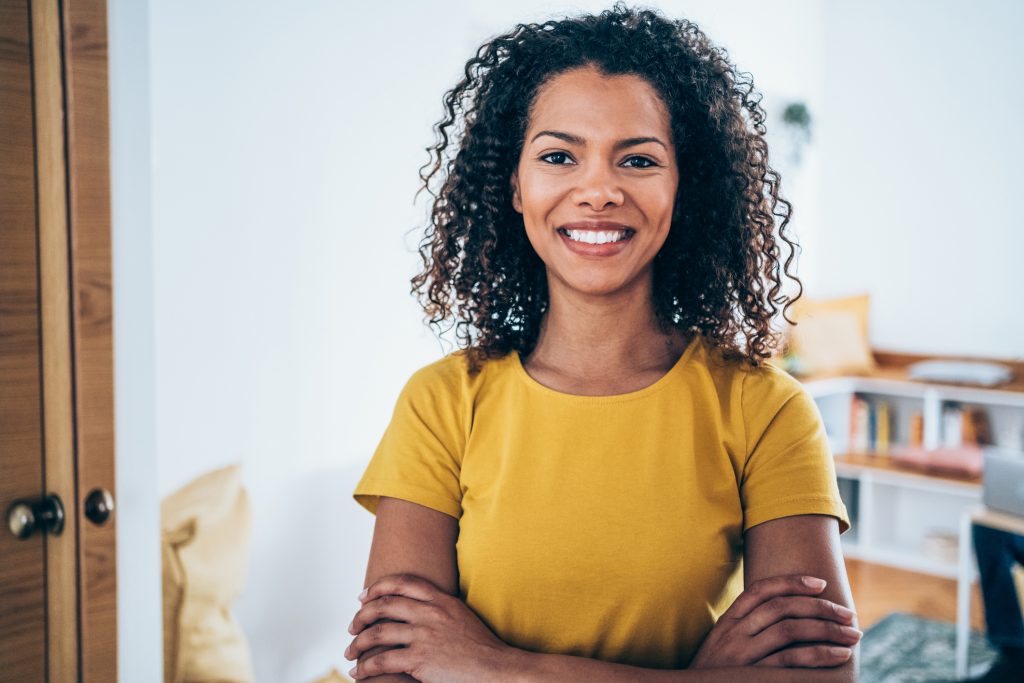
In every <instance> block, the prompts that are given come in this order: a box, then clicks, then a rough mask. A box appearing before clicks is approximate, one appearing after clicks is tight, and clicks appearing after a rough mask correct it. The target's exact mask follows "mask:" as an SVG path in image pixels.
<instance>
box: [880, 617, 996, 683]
mask: <svg viewBox="0 0 1024 683" xmlns="http://www.w3.org/2000/svg"><path fill="white" fill-rule="evenodd" d="M955 648H956V626H955V625H954V624H951V623H948V622H944V621H933V620H931V619H923V618H921V617H916V616H913V615H911V614H901V613H899V612H894V613H892V614H889V615H887V616H886V617H885V618H884V619H882V620H881V621H879V622H878V623H877V624H875V625H874V626H872V627H871V628H869V629H868V630H867V631H866V632H865V633H864V637H863V638H862V639H861V645H860V680H861V681H862V683H924V682H928V683H936V682H938V681H955V680H956V665H955V657H954V653H955ZM995 655H996V653H995V650H993V649H992V647H990V646H989V644H988V641H986V640H985V636H984V634H981V633H977V632H975V631H972V632H971V638H970V644H969V645H968V647H967V661H968V663H969V667H970V673H971V674H973V675H977V674H978V673H980V672H981V671H984V669H985V667H986V666H987V665H988V664H989V663H990V662H991V661H992V660H993V659H994V658H995Z"/></svg>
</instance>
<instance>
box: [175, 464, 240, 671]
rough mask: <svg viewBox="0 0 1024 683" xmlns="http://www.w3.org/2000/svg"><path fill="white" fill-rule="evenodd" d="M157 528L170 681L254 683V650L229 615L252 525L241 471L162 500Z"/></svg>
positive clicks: (212, 475)
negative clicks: (159, 542)
mask: <svg viewBox="0 0 1024 683" xmlns="http://www.w3.org/2000/svg"><path fill="white" fill-rule="evenodd" d="M160 526H161V537H162V543H161V546H162V547H161V552H162V557H163V597H164V600H163V605H164V681H165V683H212V682H213V681H217V682H219V683H251V681H252V680H253V674H252V656H251V654H250V652H249V644H248V642H247V641H246V638H245V634H244V633H243V632H242V628H241V626H240V625H239V624H238V622H237V621H236V620H235V618H234V616H233V615H232V614H231V612H230V607H231V604H232V603H233V602H234V601H235V599H236V598H238V596H239V595H241V593H242V589H243V587H244V585H245V577H246V572H247V569H248V563H249V558H248V556H249V540H250V536H251V527H252V511H251V508H250V504H249V497H248V495H247V494H246V492H245V489H244V488H243V487H242V482H241V471H240V468H239V466H238V465H232V466H230V467H225V468H222V469H219V470H215V471H213V472H209V473H207V474H204V475H203V476H201V477H199V478H198V479H195V480H194V481H192V482H190V483H188V484H186V485H185V486H183V487H182V488H180V489H178V490H177V491H175V492H174V493H172V494H171V495H169V496H167V497H166V498H164V500H163V501H162V502H161V504H160Z"/></svg>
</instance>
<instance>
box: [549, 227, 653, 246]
mask: <svg viewBox="0 0 1024 683" xmlns="http://www.w3.org/2000/svg"><path fill="white" fill-rule="evenodd" d="M558 233H559V234H560V235H561V236H562V237H565V238H566V239H569V240H571V241H573V242H577V243H579V244H614V243H615V242H625V241H626V240H628V239H629V238H630V237H632V236H633V235H634V234H635V233H636V230H634V229H633V228H626V227H623V228H620V229H617V230H607V229H605V230H577V229H571V228H564V227H563V228H558Z"/></svg>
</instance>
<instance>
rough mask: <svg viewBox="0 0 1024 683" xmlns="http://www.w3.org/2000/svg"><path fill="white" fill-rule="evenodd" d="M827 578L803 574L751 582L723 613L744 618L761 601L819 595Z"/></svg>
mask: <svg viewBox="0 0 1024 683" xmlns="http://www.w3.org/2000/svg"><path fill="white" fill-rule="evenodd" d="M825 585H826V583H825V580H824V579H819V578H817V577H814V576H806V575H803V574H791V575H786V576H772V577H769V578H767V579H761V580H760V581H755V582H754V583H752V584H750V587H749V588H746V589H745V590H744V591H743V592H742V593H740V596H739V597H738V598H736V600H735V601H734V602H733V603H732V605H730V606H729V609H727V610H726V611H725V613H724V614H722V616H723V617H727V618H730V619H742V618H744V617H745V616H747V615H748V614H750V612H751V610H753V609H754V608H755V607H757V606H758V605H760V604H761V603H763V602H765V601H767V600H771V599H772V598H774V597H777V596H779V595H817V594H818V593H820V592H821V591H823V590H825Z"/></svg>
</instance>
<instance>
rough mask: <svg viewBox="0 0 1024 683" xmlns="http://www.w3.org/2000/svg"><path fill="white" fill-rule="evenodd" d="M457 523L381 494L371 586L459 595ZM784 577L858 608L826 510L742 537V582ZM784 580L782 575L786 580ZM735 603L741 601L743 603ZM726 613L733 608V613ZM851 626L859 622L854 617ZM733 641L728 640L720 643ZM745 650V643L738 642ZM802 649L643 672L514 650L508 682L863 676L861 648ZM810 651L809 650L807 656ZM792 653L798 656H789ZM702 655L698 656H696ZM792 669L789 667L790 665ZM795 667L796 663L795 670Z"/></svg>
mask: <svg viewBox="0 0 1024 683" xmlns="http://www.w3.org/2000/svg"><path fill="white" fill-rule="evenodd" d="M457 536H458V522H457V520H455V519H454V518H453V517H451V516H449V515H446V514H444V513H441V512H438V511H436V510H432V509H430V508H427V507H424V506H421V505H417V504H415V503H410V502H408V501H404V500H399V499H394V498H386V497H382V498H381V500H380V503H379V505H378V508H377V517H376V524H375V526H374V536H373V544H372V546H371V549H370V560H369V564H368V567H367V572H366V585H367V586H371V585H373V584H374V583H375V582H376V581H378V580H379V579H380V578H382V577H384V576H388V575H392V574H414V575H417V576H420V577H422V578H424V579H426V580H428V581H430V582H431V583H433V584H434V585H435V586H436V587H437V588H439V589H440V590H442V591H444V592H445V593H447V594H449V595H458V565H457V563H456V556H455V542H456V539H457ZM784 575H805V576H814V577H818V578H821V579H824V580H825V581H826V582H827V584H826V587H825V589H824V591H823V592H821V593H819V594H817V597H818V598H823V599H824V600H827V601H829V602H831V603H835V604H837V605H840V606H843V607H846V608H849V609H851V610H852V609H853V598H852V596H851V594H850V588H849V582H848V580H847V577H846V570H845V567H844V565H843V560H842V553H841V550H840V546H839V530H838V523H837V522H836V520H835V519H833V518H831V517H826V516H822V515H798V516H794V517H785V518H782V519H777V520H772V521H770V522H765V523H763V524H759V525H757V526H755V527H752V528H751V529H749V530H748V531H747V533H746V535H745V538H744V580H745V585H746V586H747V587H751V586H753V585H755V584H757V583H758V582H761V585H769V584H771V582H768V581H762V580H764V579H770V578H772V577H780V576H784ZM780 581H781V580H780ZM739 602H740V601H739V600H737V604H739ZM727 614H728V613H727ZM851 625H852V626H854V627H856V625H857V624H856V617H854V619H853V622H852V624H851ZM726 646H727V645H726V644H725V643H724V642H723V645H722V647H726ZM740 647H742V646H740ZM389 649H392V647H391V646H378V647H374V648H371V649H369V650H367V651H366V652H364V653H362V655H361V656H360V657H359V662H360V665H362V664H363V663H364V662H365V661H366V660H368V659H370V658H371V657H372V656H373V655H375V654H377V653H379V652H382V651H385V650H389ZM801 649H802V648H789V652H783V653H781V654H780V655H777V656H776V657H775V660H774V664H775V665H774V666H757V667H756V668H755V667H753V666H739V667H736V666H729V667H715V668H701V669H696V668H691V669H684V670H665V669H644V668H640V667H633V666H627V665H624V664H614V663H610V662H604V661H601V660H596V659H588V658H584V657H575V656H569V655H549V654H540V653H535V652H528V651H525V650H514V649H513V650H511V652H512V656H511V658H510V659H509V664H510V667H509V668H510V670H511V671H512V672H513V673H512V674H511V675H510V676H509V680H510V681H513V680H514V681H523V682H524V683H547V682H548V681H566V682H570V683H571V682H573V681H580V682H584V681H585V682H586V683H600V682H602V681H637V682H641V681H642V682H644V683H647V682H658V681H665V682H668V681H708V682H712V681H734V680H738V679H741V678H743V677H746V678H751V679H755V680H758V681H767V682H771V681H822V682H829V681H835V682H836V683H840V682H848V681H856V680H857V674H856V671H857V659H858V648H857V646H856V645H854V646H853V648H852V650H853V655H852V656H851V657H850V658H849V659H847V660H846V661H845V663H843V664H841V665H839V666H832V667H829V668H800V667H799V664H800V660H799V659H798V658H797V657H798V656H799V655H801ZM808 652H809V651H808V650H806V649H803V652H802V654H804V655H806V654H807V653H808ZM787 655H792V656H793V657H792V659H789V658H788V657H787ZM698 656H700V654H699V655H698ZM787 664H788V665H789V668H785V667H786V665H787ZM793 667H797V668H793ZM360 680H372V681H375V682H377V683H394V682H397V681H405V682H408V681H415V680H416V679H415V678H413V677H411V676H408V675H406V674H383V675H379V676H371V677H369V678H361V679H360Z"/></svg>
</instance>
